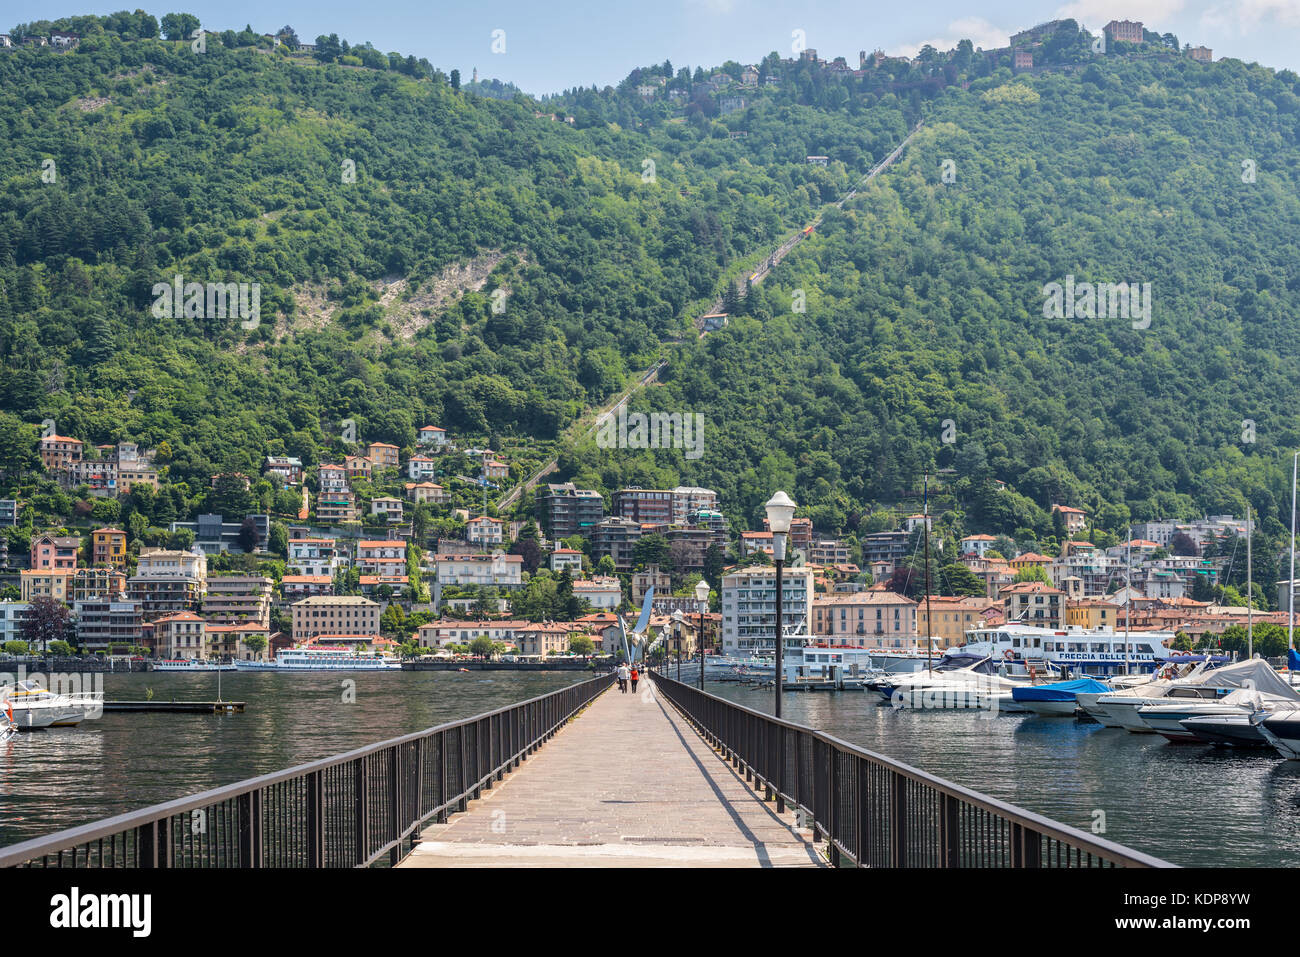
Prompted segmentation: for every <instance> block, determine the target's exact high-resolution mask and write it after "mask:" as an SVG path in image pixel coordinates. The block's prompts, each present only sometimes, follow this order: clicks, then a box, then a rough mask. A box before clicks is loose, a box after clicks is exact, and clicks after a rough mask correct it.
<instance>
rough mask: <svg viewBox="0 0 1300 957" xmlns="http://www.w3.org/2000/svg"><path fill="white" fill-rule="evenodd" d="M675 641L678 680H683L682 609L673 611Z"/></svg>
mask: <svg viewBox="0 0 1300 957" xmlns="http://www.w3.org/2000/svg"><path fill="white" fill-rule="evenodd" d="M673 642H674V643H675V644H676V645H677V680H678V681H681V680H682V610H681V609H680V608H678V609H677V610H676V611H674V612H673Z"/></svg>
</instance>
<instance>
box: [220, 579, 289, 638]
mask: <svg viewBox="0 0 1300 957" xmlns="http://www.w3.org/2000/svg"><path fill="white" fill-rule="evenodd" d="M273 584H274V582H273V581H272V580H271V579H270V578H268V577H266V576H265V575H214V576H213V577H211V578H209V579H208V588H207V593H206V594H205V595H204V596H203V617H204V618H205V619H207V620H208V621H209V622H210V623H212V624H217V625H238V624H245V623H247V622H254V623H255V624H258V625H261V626H262V627H264V628H267V627H270V624H271V586H272V585H273Z"/></svg>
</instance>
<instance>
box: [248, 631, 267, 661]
mask: <svg viewBox="0 0 1300 957" xmlns="http://www.w3.org/2000/svg"><path fill="white" fill-rule="evenodd" d="M244 647H245V648H247V649H248V650H249V651H251V652H252V653H253V654H254V655H255V656H257V657H259V658H260V657H261V655H262V652H263V651H265V650H266V636H265V635H249V636H248V637H247V638H245V639H244Z"/></svg>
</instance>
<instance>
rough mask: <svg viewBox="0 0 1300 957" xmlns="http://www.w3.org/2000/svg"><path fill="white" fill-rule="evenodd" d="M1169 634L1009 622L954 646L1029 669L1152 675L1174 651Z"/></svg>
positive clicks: (974, 631) (971, 634)
mask: <svg viewBox="0 0 1300 957" xmlns="http://www.w3.org/2000/svg"><path fill="white" fill-rule="evenodd" d="M1173 639H1174V635H1173V632H1168V631H1133V632H1129V633H1128V634H1125V633H1124V632H1122V631H1115V630H1113V629H1110V628H1092V629H1088V628H1080V627H1079V626H1077V625H1067V626H1066V627H1065V628H1060V629H1058V628H1040V627H1037V626H1035V625H1022V624H1017V623H1014V622H1012V623H1009V624H1005V625H998V626H996V627H992V628H975V629H972V630H971V631H968V632H966V643H965V644H963V645H959V646H958V648H959V649H960V650H961V651H963V652H965V653H966V654H971V655H980V656H988V657H991V658H999V659H1004V660H1006V661H1008V662H1011V663H1013V664H1018V665H1022V666H1030V665H1037V664H1044V663H1045V664H1050V665H1053V666H1055V667H1057V668H1068V669H1069V670H1070V673H1071V674H1073V675H1110V674H1122V673H1124V672H1126V671H1129V672H1149V671H1154V670H1155V669H1156V668H1158V667H1159V666H1160V665H1161V664H1163V663H1164V662H1165V661H1166V660H1168V659H1170V658H1174V659H1177V657H1178V656H1177V653H1175V652H1172V651H1171V650H1170V646H1171V643H1172V642H1173Z"/></svg>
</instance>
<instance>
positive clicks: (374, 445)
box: [366, 442, 398, 469]
mask: <svg viewBox="0 0 1300 957" xmlns="http://www.w3.org/2000/svg"><path fill="white" fill-rule="evenodd" d="M366 455H367V456H368V457H369V459H370V461H371V463H372V464H373V465H374V467H375V468H377V469H395V468H397V464H398V459H397V446H396V445H390V444H389V443H388V442H371V443H370V444H369V445H368V446H366Z"/></svg>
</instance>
